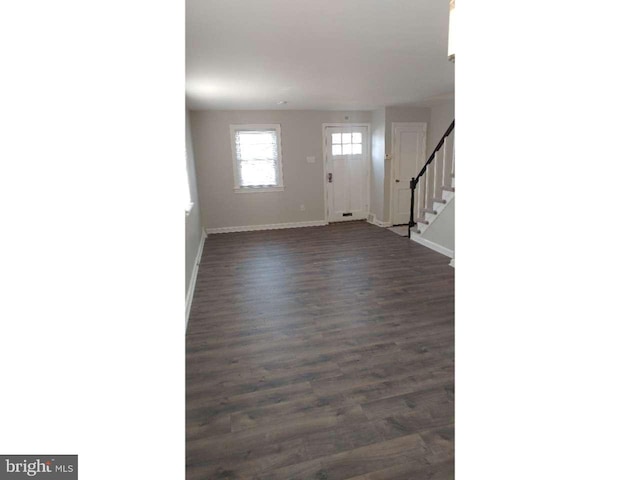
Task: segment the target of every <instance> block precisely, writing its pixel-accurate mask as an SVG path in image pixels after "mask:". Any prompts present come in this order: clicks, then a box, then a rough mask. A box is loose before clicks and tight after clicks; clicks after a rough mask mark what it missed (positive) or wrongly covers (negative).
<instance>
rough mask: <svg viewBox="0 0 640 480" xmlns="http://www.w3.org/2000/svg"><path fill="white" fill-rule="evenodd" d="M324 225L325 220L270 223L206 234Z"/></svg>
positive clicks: (225, 228)
mask: <svg viewBox="0 0 640 480" xmlns="http://www.w3.org/2000/svg"><path fill="white" fill-rule="evenodd" d="M325 225H328V222H326V221H325V220H314V221H312V222H293V223H272V224H270V225H247V226H243V227H219V228H207V229H206V232H207V233H208V234H216V233H235V232H255V231H258V230H280V229H283V228H301V227H323V226H325Z"/></svg>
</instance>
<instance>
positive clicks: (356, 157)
mask: <svg viewBox="0 0 640 480" xmlns="http://www.w3.org/2000/svg"><path fill="white" fill-rule="evenodd" d="M325 148H326V150H325V151H326V168H325V171H326V178H325V183H326V186H327V189H326V192H327V210H328V220H329V221H330V222H342V221H348V220H361V219H365V218H367V215H368V213H369V200H368V197H369V190H368V188H367V187H368V185H369V180H368V177H369V129H368V127H355V126H343V127H336V126H334V127H329V126H327V127H325Z"/></svg>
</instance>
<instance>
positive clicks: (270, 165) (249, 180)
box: [240, 160, 277, 187]
mask: <svg viewBox="0 0 640 480" xmlns="http://www.w3.org/2000/svg"><path fill="white" fill-rule="evenodd" d="M263 185H264V186H267V185H269V186H274V185H277V182H276V164H275V162H269V161H259V160H258V161H247V162H240V186H242V187H256V186H263Z"/></svg>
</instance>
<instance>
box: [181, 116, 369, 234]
mask: <svg viewBox="0 0 640 480" xmlns="http://www.w3.org/2000/svg"><path fill="white" fill-rule="evenodd" d="M345 117H348V119H345ZM338 122H342V123H370V122H371V112H333V111H311V110H258V111H251V110H242V111H218V110H206V111H192V112H191V128H192V135H193V145H194V151H195V158H196V165H197V170H198V191H199V194H200V202H201V203H200V207H201V216H202V223H203V225H204V227H205V228H219V227H237V226H249V225H265V224H275V223H293V222H308V221H323V220H324V219H325V202H324V169H323V158H322V142H323V138H322V124H323V123H338ZM250 123H278V124H280V125H281V137H282V168H283V179H284V191H283V192H262V193H236V192H234V190H233V161H232V154H231V140H230V134H229V125H231V124H250ZM308 156H314V157H316V161H315V163H307V161H306V157H308ZM301 205H304V208H305V209H304V211H303V210H301V209H300V206H301Z"/></svg>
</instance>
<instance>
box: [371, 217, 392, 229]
mask: <svg viewBox="0 0 640 480" xmlns="http://www.w3.org/2000/svg"><path fill="white" fill-rule="evenodd" d="M369 215H371V217H372V218H371V220H369V219H367V223H370V224H371V225H375V226H376V227H381V228H389V227H391V226H393V225H392V223H391V222H381V221H380V220H378V218H377V217H376V214H375V213H370V214H369Z"/></svg>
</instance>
